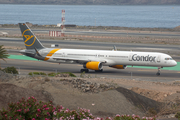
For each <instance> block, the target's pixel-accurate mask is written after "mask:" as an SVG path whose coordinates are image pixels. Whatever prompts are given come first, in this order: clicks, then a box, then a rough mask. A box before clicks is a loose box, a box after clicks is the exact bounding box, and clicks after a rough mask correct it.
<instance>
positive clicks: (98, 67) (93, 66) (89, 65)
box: [84, 61, 103, 70]
mask: <svg viewBox="0 0 180 120" xmlns="http://www.w3.org/2000/svg"><path fill="white" fill-rule="evenodd" d="M102 67H103V66H102V63H101V62H97V61H92V62H87V63H86V64H84V68H87V69H91V70H102Z"/></svg>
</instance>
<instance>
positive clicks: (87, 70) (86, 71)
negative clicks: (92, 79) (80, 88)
mask: <svg viewBox="0 0 180 120" xmlns="http://www.w3.org/2000/svg"><path fill="white" fill-rule="evenodd" d="M80 72H81V73H83V72H85V73H88V72H89V69H86V68H84V69H81V70H80ZM95 72H103V69H101V70H95Z"/></svg>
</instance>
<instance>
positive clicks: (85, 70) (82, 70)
mask: <svg viewBox="0 0 180 120" xmlns="http://www.w3.org/2000/svg"><path fill="white" fill-rule="evenodd" d="M80 72H81V73H83V72H85V73H88V72H89V69H81V70H80Z"/></svg>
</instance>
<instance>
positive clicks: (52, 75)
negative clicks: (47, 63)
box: [48, 73, 56, 77]
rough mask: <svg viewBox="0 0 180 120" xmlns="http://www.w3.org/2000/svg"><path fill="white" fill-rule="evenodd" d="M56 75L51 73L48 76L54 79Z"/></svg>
mask: <svg viewBox="0 0 180 120" xmlns="http://www.w3.org/2000/svg"><path fill="white" fill-rule="evenodd" d="M55 75H56V73H49V74H48V76H51V77H54V76H55Z"/></svg>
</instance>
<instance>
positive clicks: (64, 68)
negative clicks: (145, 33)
mask: <svg viewBox="0 0 180 120" xmlns="http://www.w3.org/2000/svg"><path fill="white" fill-rule="evenodd" d="M40 41H41V42H42V44H43V45H44V46H45V47H50V46H51V44H58V45H59V47H60V48H75V49H103V50H111V49H113V45H116V47H117V49H118V50H128V51H129V50H133V51H154V52H163V53H171V54H172V55H173V58H174V59H175V60H176V61H180V57H179V56H178V55H176V52H178V51H180V46H178V45H154V44H129V43H110V42H109V43H108V42H88V41H73V40H66V41H65V40H48V39H41V40H40ZM0 43H1V44H3V45H5V46H9V47H15V48H16V47H17V48H19V47H21V48H25V46H24V43H23V40H22V38H0ZM8 52H9V53H10V54H18V53H17V52H18V50H8ZM178 53H179V52H178ZM8 66H14V67H16V68H18V69H19V70H20V73H21V74H27V73H29V72H34V71H43V72H46V73H49V72H56V71H58V72H72V73H75V74H77V75H78V76H80V74H81V73H80V69H82V65H78V64H61V65H58V64H57V63H47V62H42V61H41V62H40V61H39V62H38V61H28V60H14V59H9V60H8V61H7V63H5V62H2V63H1V67H3V68H4V67H8ZM156 72H157V70H156V69H142V68H127V69H125V70H118V69H114V68H110V67H104V71H103V73H95V72H94V71H90V73H86V75H87V76H92V77H107V78H127V79H135V80H148V81H159V82H160V81H163V82H168V81H174V80H179V77H180V72H179V71H170V70H162V71H161V75H160V76H156V75H155V74H156Z"/></svg>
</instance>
